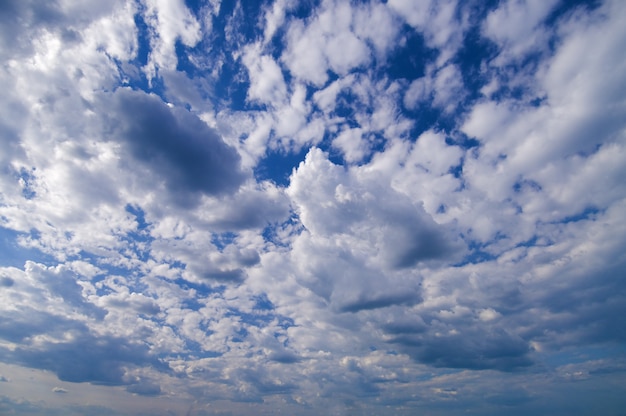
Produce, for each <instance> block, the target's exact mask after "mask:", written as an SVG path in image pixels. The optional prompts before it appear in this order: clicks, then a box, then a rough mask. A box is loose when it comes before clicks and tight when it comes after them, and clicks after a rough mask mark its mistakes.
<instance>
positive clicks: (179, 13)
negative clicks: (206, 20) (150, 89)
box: [143, 0, 201, 80]
mask: <svg viewBox="0 0 626 416" xmlns="http://www.w3.org/2000/svg"><path fill="white" fill-rule="evenodd" d="M143 17H144V20H145V21H146V23H147V24H148V25H149V26H150V27H151V28H152V30H153V31H154V32H153V34H152V37H151V39H150V43H151V46H152V51H151V52H150V56H149V58H148V63H147V64H146V66H145V68H144V71H145V73H146V76H147V77H148V79H149V80H151V79H152V78H154V77H156V76H157V71H158V70H161V69H163V70H175V69H176V65H177V63H178V58H177V57H176V51H175V46H176V41H180V42H181V43H182V44H183V45H185V46H189V47H193V46H195V45H196V44H197V43H198V42H199V41H200V39H201V32H200V24H199V23H198V21H197V20H196V18H195V17H194V16H193V14H191V12H190V11H189V9H187V6H186V5H185V4H184V2H183V1H182V0H174V1H169V0H146V9H145V12H144V16H143Z"/></svg>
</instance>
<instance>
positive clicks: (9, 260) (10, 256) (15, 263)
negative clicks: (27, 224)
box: [0, 227, 57, 268]
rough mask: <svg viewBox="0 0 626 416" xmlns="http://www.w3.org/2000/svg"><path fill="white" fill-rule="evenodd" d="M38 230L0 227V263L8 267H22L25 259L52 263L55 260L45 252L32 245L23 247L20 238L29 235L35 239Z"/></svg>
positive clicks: (55, 261)
mask: <svg viewBox="0 0 626 416" xmlns="http://www.w3.org/2000/svg"><path fill="white" fill-rule="evenodd" d="M38 235H39V232H38V231H36V230H33V231H32V232H31V233H30V234H28V233H21V232H19V231H15V230H12V229H9V228H4V227H0V264H2V265H3V266H8V267H18V268H22V267H24V263H26V261H27V260H30V261H34V262H37V263H41V264H45V265H53V264H56V263H57V260H56V259H55V258H54V257H53V256H51V255H49V254H46V253H43V252H41V251H40V250H38V249H36V248H32V247H24V246H23V245H22V244H20V239H21V238H24V237H30V238H33V239H37V238H38Z"/></svg>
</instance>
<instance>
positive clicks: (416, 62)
mask: <svg viewBox="0 0 626 416" xmlns="http://www.w3.org/2000/svg"><path fill="white" fill-rule="evenodd" d="M400 39H401V40H400V42H399V44H398V45H397V46H396V47H395V48H394V49H393V50H392V51H391V52H390V54H389V56H388V57H387V58H386V59H385V60H383V61H382V62H380V63H379V65H378V66H377V67H376V71H377V72H376V74H375V76H376V77H377V78H379V79H382V78H388V79H390V80H407V81H412V80H415V79H418V78H421V77H423V76H425V75H426V65H427V64H428V63H429V62H434V61H435V59H437V56H438V54H439V52H438V51H437V50H436V49H432V48H429V47H428V46H427V45H426V42H425V40H424V35H422V34H421V33H419V32H417V31H415V29H413V28H412V27H410V26H409V25H407V24H404V25H403V26H402V31H401V34H400Z"/></svg>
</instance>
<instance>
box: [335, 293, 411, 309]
mask: <svg viewBox="0 0 626 416" xmlns="http://www.w3.org/2000/svg"><path fill="white" fill-rule="evenodd" d="M420 300H421V299H420V297H419V295H418V294H417V293H411V292H403V293H392V294H388V295H376V296H361V297H359V298H358V299H357V300H355V301H352V302H347V303H346V304H344V305H342V306H341V307H340V308H339V311H340V312H353V313H354V312H359V311H362V310H372V309H380V308H386V307H388V306H393V305H414V304H416V303H417V302H419V301H420Z"/></svg>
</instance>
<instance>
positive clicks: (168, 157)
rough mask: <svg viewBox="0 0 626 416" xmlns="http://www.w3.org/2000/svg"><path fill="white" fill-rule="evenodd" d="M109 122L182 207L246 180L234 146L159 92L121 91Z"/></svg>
mask: <svg viewBox="0 0 626 416" xmlns="http://www.w3.org/2000/svg"><path fill="white" fill-rule="evenodd" d="M108 122H109V123H110V127H111V128H112V130H113V132H112V137H113V139H114V140H117V141H119V142H120V143H121V144H122V145H123V146H124V149H125V150H127V151H128V152H129V153H130V155H131V156H132V158H133V159H134V160H135V161H137V162H139V163H140V164H141V165H142V166H143V167H144V168H145V169H146V171H147V172H149V174H152V175H154V176H155V179H156V180H158V181H163V182H164V183H165V186H166V188H167V189H168V191H169V192H170V193H171V194H172V195H173V197H174V198H175V201H176V202H177V203H178V204H180V205H189V204H193V203H194V201H196V200H197V197H198V194H205V195H222V194H228V193H232V192H234V191H236V190H237V189H238V188H239V186H240V185H241V184H242V182H243V181H244V179H245V175H244V173H243V172H242V170H241V167H240V157H239V154H238V153H237V151H236V150H235V149H234V148H232V147H230V146H229V145H227V144H226V143H225V142H224V141H223V140H222V139H221V138H220V137H219V136H218V134H217V133H216V132H215V131H214V130H213V129H211V128H210V127H209V126H207V125H206V123H204V122H203V121H202V120H200V119H199V118H198V117H197V116H195V115H194V114H192V113H190V112H188V111H185V110H181V109H173V108H170V107H168V106H167V105H166V104H165V103H164V102H163V101H161V99H160V98H158V97H156V96H154V95H148V94H145V93H143V92H139V91H133V90H130V89H126V88H120V89H118V90H117V91H116V92H115V94H114V108H113V116H111V117H110V118H109V120H108ZM126 163H131V161H127V162H126Z"/></svg>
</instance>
